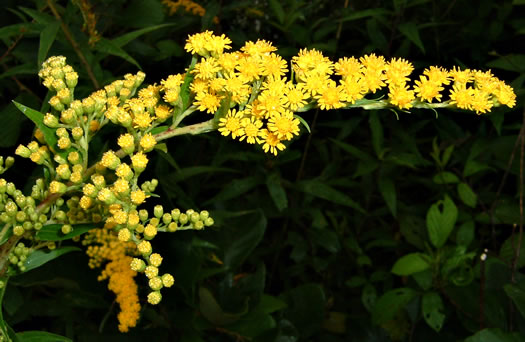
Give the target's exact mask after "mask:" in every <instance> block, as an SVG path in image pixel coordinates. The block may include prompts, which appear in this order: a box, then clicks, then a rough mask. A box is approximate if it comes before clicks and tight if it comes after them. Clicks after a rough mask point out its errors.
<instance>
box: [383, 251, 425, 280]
mask: <svg viewBox="0 0 525 342" xmlns="http://www.w3.org/2000/svg"><path fill="white" fill-rule="evenodd" d="M428 259H429V257H428V256H427V255H424V254H421V253H410V254H407V255H404V256H402V257H401V258H399V259H398V260H397V261H396V263H395V264H394V266H392V273H394V274H396V275H399V276H407V275H411V274H414V273H418V272H421V271H424V270H426V269H428V268H429V267H430V264H429V263H428Z"/></svg>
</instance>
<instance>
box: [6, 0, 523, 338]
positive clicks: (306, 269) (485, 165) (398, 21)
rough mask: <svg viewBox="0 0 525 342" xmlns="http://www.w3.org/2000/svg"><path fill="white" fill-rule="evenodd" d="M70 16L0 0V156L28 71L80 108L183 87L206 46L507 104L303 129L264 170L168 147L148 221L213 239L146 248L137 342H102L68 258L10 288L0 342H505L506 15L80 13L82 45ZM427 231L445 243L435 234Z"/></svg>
mask: <svg viewBox="0 0 525 342" xmlns="http://www.w3.org/2000/svg"><path fill="white" fill-rule="evenodd" d="M82 3H84V4H85V3H86V2H85V1H81V0H77V1H70V2H68V1H58V2H56V3H55V2H52V4H55V6H56V8H57V11H58V14H59V15H60V17H61V21H58V20H57V18H56V16H55V15H54V14H53V13H52V11H51V10H50V6H49V4H50V2H49V1H43V0H35V1H27V2H24V3H23V4H21V3H20V2H19V1H16V0H4V1H3V7H4V10H3V11H2V12H0V21H1V22H2V27H1V28H0V40H1V41H2V44H1V45H2V50H1V51H0V52H1V55H0V67H1V69H0V80H1V81H0V106H1V108H0V115H1V118H2V126H3V127H2V134H1V135H0V147H1V148H2V149H3V152H4V153H3V154H4V155H7V154H11V153H12V151H13V149H14V147H16V145H17V144H18V143H27V142H28V141H29V137H28V136H29V135H30V134H31V132H32V125H30V124H29V122H28V121H27V120H26V119H24V118H23V116H22V115H21V114H20V113H18V112H17V111H16V108H15V107H14V106H13V105H12V104H11V100H13V99H16V100H17V101H18V102H22V103H24V104H26V105H28V106H30V107H32V108H36V109H40V108H41V109H42V110H45V108H46V103H45V102H46V101H45V97H46V92H45V88H44V87H42V86H41V85H39V80H38V78H37V76H36V73H37V70H38V67H39V63H41V62H42V60H43V59H44V58H45V57H46V56H50V55H56V54H62V55H65V56H67V58H68V62H69V63H70V64H72V65H74V66H75V68H76V70H77V71H78V72H79V74H80V84H79V87H78V88H77V93H76V95H77V96H84V95H87V94H89V93H90V92H91V91H92V90H93V87H94V85H95V84H98V85H104V84H107V83H109V82H110V81H112V80H114V79H116V78H118V77H121V76H122V75H123V74H124V73H127V72H136V70H137V69H141V70H143V71H144V72H145V73H146V74H147V78H146V83H155V82H159V81H160V79H161V78H165V77H166V76H167V75H168V74H172V73H179V72H182V71H183V69H184V68H185V67H186V66H187V65H188V62H189V59H190V56H189V54H187V53H185V52H184V50H183V46H184V41H185V39H186V38H187V36H188V34H192V33H196V32H200V31H201V30H204V29H210V30H213V31H214V32H216V33H224V34H226V35H227V36H229V37H230V38H231V39H232V40H233V44H232V45H233V47H234V49H237V48H239V47H240V46H242V44H243V43H244V42H245V41H246V40H257V39H266V40H269V41H272V42H273V43H274V45H275V46H277V47H278V48H279V51H278V52H279V53H280V54H281V55H283V56H284V57H286V58H291V56H293V55H294V54H296V53H297V52H298V51H299V49H301V48H304V47H308V48H316V49H319V50H322V51H323V52H324V53H325V54H326V55H327V56H330V57H331V58H333V59H334V60H335V59H337V58H339V57H342V56H357V57H359V56H362V55H363V54H366V53H371V52H375V53H377V54H382V55H384V56H385V57H387V58H390V57H403V58H406V59H408V60H410V61H412V62H413V63H414V66H415V67H416V73H417V72H421V71H422V70H423V69H424V68H425V67H428V66H430V65H441V66H444V67H447V68H451V67H452V66H454V65H458V66H461V67H467V68H474V69H482V70H487V69H492V72H493V73H494V74H495V75H496V76H497V77H499V78H500V79H504V80H506V81H507V82H508V83H510V84H512V86H513V87H514V89H515V91H516V93H517V95H518V103H517V105H516V107H514V108H513V109H512V110H509V109H504V108H497V109H495V110H494V111H493V112H492V113H491V114H489V115H483V116H479V117H478V116H476V115H475V114H469V113H464V112H460V111H451V110H440V111H439V112H438V117H437V118H436V116H435V114H434V113H433V112H431V111H423V110H413V111H411V113H400V114H399V117H396V115H395V114H394V113H392V112H390V111H360V110H356V109H353V110H340V111H330V112H316V111H312V112H309V113H306V114H305V115H304V118H305V120H306V121H307V122H308V123H309V124H310V126H311V128H312V133H311V134H309V133H307V132H306V131H303V133H302V134H301V136H300V137H298V138H297V139H295V140H294V141H292V142H291V143H290V144H289V145H288V146H287V149H286V151H284V152H283V153H281V154H279V156H278V157H276V158H275V157H273V156H269V155H266V154H264V153H263V152H262V151H261V150H260V149H259V148H254V147H251V146H247V145H246V144H241V143H238V142H235V141H232V140H230V139H224V138H222V137H220V136H219V134H217V133H212V134H207V135H203V136H197V137H180V138H176V139H172V140H170V141H168V151H169V153H163V152H158V153H157V155H156V156H155V158H154V163H152V165H153V167H151V169H150V170H149V171H148V172H149V175H148V176H150V177H156V178H158V179H159V181H160V187H159V194H160V195H161V198H160V199H156V200H157V202H156V203H162V204H164V205H165V206H167V207H179V208H181V209H188V208H196V209H208V210H210V211H211V213H212V215H213V216H214V218H216V222H217V224H216V226H214V227H213V228H211V229H207V230H205V231H201V232H179V233H176V234H172V235H165V236H161V237H158V238H157V239H156V240H155V243H156V246H157V247H156V248H158V250H159V251H160V253H161V254H162V255H163V256H164V258H165V259H164V260H165V263H164V265H163V266H162V267H163V270H165V271H166V272H170V273H172V274H174V276H175V279H176V286H175V287H174V288H172V289H170V290H166V291H164V292H163V296H164V298H163V301H162V302H161V304H160V305H159V306H158V307H152V306H149V305H147V303H146V302H145V301H144V298H145V295H146V293H145V291H144V292H141V298H142V300H143V303H142V304H143V306H144V308H143V312H142V318H141V320H140V322H139V324H138V327H137V328H135V329H133V330H132V331H131V332H129V333H127V334H120V333H118V330H117V320H116V314H117V312H118V305H116V303H114V297H113V294H112V293H110V292H109V291H108V290H107V289H106V284H105V283H98V282H97V281H96V277H97V271H93V270H90V269H89V268H88V267H87V257H86V256H85V255H83V254H81V253H73V254H68V255H67V256H64V257H62V258H59V259H57V260H54V261H53V262H50V263H48V264H46V265H45V266H44V267H41V268H39V269H37V270H33V271H31V272H28V273H27V274H24V275H22V276H19V277H17V278H15V279H13V280H12V281H11V283H10V286H9V288H8V289H7V292H6V296H5V299H4V306H3V309H4V314H5V317H6V320H7V322H8V323H9V324H10V325H11V326H12V327H13V328H14V329H15V330H16V331H24V330H46V331H50V332H53V333H57V334H61V335H64V336H67V337H69V338H71V339H73V340H75V341H92V340H95V339H96V340H98V341H106V340H107V341H120V340H122V341H142V340H144V339H146V338H147V339H149V340H152V341H174V340H177V341H179V340H180V341H184V342H199V341H234V340H237V341H277V342H293V341H323V342H332V341H333V342H338V341H359V342H364V341H367V342H368V341H370V342H372V341H443V340H447V341H463V340H465V341H491V342H492V341H494V342H497V341H505V342H506V341H521V340H523V333H525V331H524V330H525V321H524V320H525V318H524V315H525V280H524V279H525V278H524V274H523V267H524V266H525V248H523V247H522V245H523V244H522V243H521V232H522V230H523V229H522V228H523V227H522V225H523V204H522V198H523V178H522V176H521V177H520V174H521V175H523V158H524V155H523V145H524V139H523V131H521V129H522V127H523V125H522V122H523V117H524V114H523V99H524V87H523V83H524V81H525V50H524V49H523V46H525V17H524V16H523V14H524V9H525V2H524V1H523V0H514V1H507V0H506V1H490V0H480V1H470V0H452V1H437V0H434V1H431V0H412V1H410V0H393V1H348V0H346V1H342V0H341V1H322V0H311V1H298V0H282V1H277V0H271V1H269V0H259V1H255V0H252V1H200V2H199V3H200V4H201V5H202V6H203V7H204V8H205V9H206V14H205V15H204V16H203V17H200V16H196V15H192V14H190V13H187V12H184V11H179V12H177V13H175V14H173V15H170V14H169V12H168V11H167V8H166V6H165V5H163V3H162V2H161V1H160V0H146V1H142V0H141V1H139V0H133V1H124V0H117V1H113V0H112V1H110V0H91V1H90V4H91V6H92V10H91V12H92V13H93V14H94V15H95V16H96V30H97V31H98V34H99V39H98V41H96V39H94V38H96V37H93V35H92V34H91V36H90V32H89V27H88V25H86V23H85V20H84V19H85V16H83V14H82V13H81V11H80V9H79V8H80V7H81V5H82ZM84 15H86V13H84ZM64 26H65V27H66V30H67V31H69V32H70V35H71V37H73V39H74V40H75V42H76V44H78V47H79V50H80V51H81V55H82V56H84V57H83V58H85V59H86V62H87V64H88V65H89V68H87V67H86V63H84V62H83V61H82V60H81V58H80V57H79V54H78V53H77V51H75V49H74V48H73V45H72V43H71V41H70V39H69V38H70V37H68V35H69V34H65V31H64V29H63V27H64ZM131 32H135V33H137V34H136V35H135V36H130V35H129V34H130V33H131ZM123 37H128V38H129V39H124V38H123ZM90 38H91V41H90ZM88 70H91V71H89V72H91V73H92V76H91V77H90V75H89V72H88ZM196 116H197V117H196V118H195V120H201V119H206V115H205V114H198V115H196ZM520 132H521V135H520ZM114 136H116V133H115V132H114V131H113V132H111V131H109V132H107V133H106V135H104V138H105V139H111V138H112V137H114ZM100 144H102V140H101V142H100ZM31 168H32V166H31V165H30V164H29V163H26V162H25V161H22V160H18V159H17V164H15V167H14V168H13V170H15V171H13V170H11V171H9V172H8V173H7V174H6V176H7V177H11V179H15V180H16V181H17V184H18V186H20V187H21V186H22V185H23V184H24V183H26V182H28V179H31V177H32V175H30V174H22V173H21V172H20V171H19V170H22V169H28V170H31ZM38 172H39V171H38V170H35V173H34V174H38ZM152 202H154V201H152ZM153 204H155V203H153ZM436 225H437V226H438V227H441V228H442V229H445V228H449V229H450V234H449V235H446V236H444V237H443V236H436V235H435V234H434V235H433V233H432V227H435V226H436ZM443 227H445V228H443ZM441 228H440V229H441ZM438 235H439V234H438ZM482 256H483V257H482ZM394 265H395V266H394ZM137 279H138V282H139V283H141V284H142V285H145V284H144V280H143V279H141V278H140V277H138V278H137Z"/></svg>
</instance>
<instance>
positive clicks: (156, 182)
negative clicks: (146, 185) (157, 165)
mask: <svg viewBox="0 0 525 342" xmlns="http://www.w3.org/2000/svg"><path fill="white" fill-rule="evenodd" d="M157 185H159V181H158V180H157V179H156V178H153V179H152V180H151V192H153V191H155V189H156V188H157Z"/></svg>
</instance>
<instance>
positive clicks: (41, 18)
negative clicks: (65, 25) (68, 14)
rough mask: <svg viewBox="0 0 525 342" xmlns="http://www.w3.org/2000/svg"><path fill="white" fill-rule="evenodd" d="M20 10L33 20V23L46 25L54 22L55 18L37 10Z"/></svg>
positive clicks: (24, 8)
mask: <svg viewBox="0 0 525 342" xmlns="http://www.w3.org/2000/svg"><path fill="white" fill-rule="evenodd" d="M20 10H22V12H24V13H26V14H27V15H29V16H30V17H31V18H33V19H35V21H36V22H37V23H39V24H44V25H47V24H49V23H52V22H55V21H56V19H55V17H53V16H52V15H49V14H47V13H44V12H43V11H38V10H35V9H32V8H27V7H20Z"/></svg>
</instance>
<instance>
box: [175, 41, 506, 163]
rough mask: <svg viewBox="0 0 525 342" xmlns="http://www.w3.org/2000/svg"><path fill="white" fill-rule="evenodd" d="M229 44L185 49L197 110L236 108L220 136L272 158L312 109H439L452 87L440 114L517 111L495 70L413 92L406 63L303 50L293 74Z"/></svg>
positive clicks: (435, 78) (194, 44)
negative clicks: (446, 110) (379, 96)
mask: <svg viewBox="0 0 525 342" xmlns="http://www.w3.org/2000/svg"><path fill="white" fill-rule="evenodd" d="M230 43H231V41H230V40H229V39H228V38H227V37H225V36H224V35H222V36H216V35H214V34H213V33H212V32H210V31H206V32H202V33H197V34H194V35H191V36H189V38H188V40H187V42H186V45H185V49H186V51H188V52H190V53H192V54H193V55H194V56H195V57H199V59H198V62H197V63H196V64H195V67H194V68H193V70H191V74H193V75H194V80H193V82H192V84H191V86H190V89H191V91H192V93H191V94H192V96H193V103H192V104H193V106H194V107H195V108H196V109H198V110H200V111H205V112H207V113H210V114H216V113H218V111H219V109H220V108H223V107H221V106H224V105H225V106H228V105H229V108H228V107H227V108H226V111H224V113H222V114H221V115H220V120H219V132H220V133H221V134H222V135H224V136H230V137H232V138H233V139H239V140H241V141H243V140H245V141H246V142H247V143H249V144H255V143H257V144H261V145H262V148H263V149H264V151H265V152H271V153H273V154H277V152H278V151H280V150H283V149H284V148H285V145H284V144H283V141H286V140H290V139H292V138H293V136H295V135H298V134H299V123H300V121H299V119H298V118H297V116H296V115H294V112H298V111H304V110H306V109H309V108H312V107H318V108H320V109H322V110H330V109H339V108H351V107H357V106H363V107H365V105H364V104H365V103H366V104H367V105H370V103H371V101H373V102H375V103H376V104H377V105H378V106H377V107H376V108H385V107H393V108H399V109H402V110H407V109H410V108H412V107H422V108H429V107H432V105H435V104H432V101H434V100H435V101H438V102H440V101H441V99H442V96H443V95H442V92H443V91H444V90H445V86H448V85H450V84H451V83H452V87H451V89H450V100H448V102H443V103H441V104H443V105H442V106H441V107H446V106H447V107H457V108H460V109H468V110H473V111H475V112H476V113H478V114H479V113H485V112H487V111H489V110H490V108H491V107H493V106H498V105H507V106H509V107H512V106H514V104H515V98H516V96H515V94H514V92H513V90H512V88H511V87H510V86H508V85H506V84H505V83H504V82H503V81H501V80H499V79H497V78H496V77H494V76H493V75H492V74H491V73H490V71H488V72H482V71H476V70H473V71H471V70H464V71H461V70H459V69H456V68H454V69H452V70H450V71H448V70H446V69H444V68H441V67H434V66H432V67H430V68H427V69H425V70H424V71H423V74H422V75H421V76H420V77H419V79H418V80H416V81H415V84H414V85H411V84H410V83H411V82H412V81H411V79H410V74H411V73H412V71H413V70H414V67H413V66H412V63H410V62H408V61H406V60H404V59H401V58H393V59H391V60H389V61H387V60H385V58H384V57H383V56H377V55H375V54H369V55H366V56H363V57H361V58H359V59H357V58H354V57H350V58H348V57H344V58H340V59H339V60H338V61H337V62H335V63H334V62H332V61H331V60H330V59H329V58H328V57H326V56H324V55H323V54H322V53H321V52H320V51H317V50H315V49H303V50H300V51H299V53H298V55H297V56H294V57H293V58H292V60H291V70H289V68H288V63H287V62H286V61H285V60H283V59H282V58H281V56H279V55H277V54H276V53H275V50H276V48H275V47H274V46H273V45H272V44H271V43H270V42H267V41H264V40H258V41H257V42H255V43H254V42H246V43H245V45H244V46H243V47H241V49H240V50H239V51H235V52H224V51H225V50H229V49H230ZM289 71H291V77H290V79H288V77H287V74H288V72H289ZM336 77H337V78H338V79H336ZM383 88H387V92H386V93H385V95H387V99H386V100H369V99H364V98H365V96H366V95H367V94H376V93H377V92H378V91H382V89H383ZM360 100H363V101H361V102H359V101H360ZM219 114H220V113H219Z"/></svg>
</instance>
